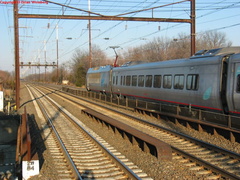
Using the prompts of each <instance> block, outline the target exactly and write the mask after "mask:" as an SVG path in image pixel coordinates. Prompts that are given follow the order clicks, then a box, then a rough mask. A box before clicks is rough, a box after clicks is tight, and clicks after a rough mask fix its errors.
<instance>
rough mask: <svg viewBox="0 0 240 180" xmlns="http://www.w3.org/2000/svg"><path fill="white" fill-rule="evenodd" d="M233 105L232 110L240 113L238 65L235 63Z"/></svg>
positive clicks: (239, 73) (239, 71) (239, 67)
mask: <svg viewBox="0 0 240 180" xmlns="http://www.w3.org/2000/svg"><path fill="white" fill-rule="evenodd" d="M234 68H235V76H234V85H233V86H234V90H233V105H234V110H237V111H240V63H235V67H234Z"/></svg>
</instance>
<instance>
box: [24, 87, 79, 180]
mask: <svg viewBox="0 0 240 180" xmlns="http://www.w3.org/2000/svg"><path fill="white" fill-rule="evenodd" d="M27 88H28V89H29V91H31V92H32V94H33V96H34V97H35V99H36V101H37V103H38V106H39V108H40V110H41V112H42V114H43V116H44V117H45V118H46V119H47V120H48V122H49V123H50V125H51V128H52V130H53V132H54V135H55V137H56V139H57V142H58V144H59V145H60V148H61V150H62V152H63V154H64V156H65V159H66V160H67V162H68V164H69V166H70V168H71V170H72V173H73V176H74V179H78V180H82V177H81V174H80V173H79V171H78V169H77V167H76V166H75V164H74V162H73V160H72V158H71V156H70V155H69V153H68V151H67V149H66V147H65V145H64V143H63V142H62V140H61V138H60V136H59V134H58V132H57V130H56V128H55V126H54V125H53V123H52V120H51V118H50V117H49V115H48V113H47V111H46V110H45V108H44V105H43V104H42V102H41V101H40V100H39V99H38V98H37V97H36V94H35V93H34V92H33V91H32V90H31V89H30V88H29V87H28V86H27Z"/></svg>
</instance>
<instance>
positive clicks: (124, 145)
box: [19, 84, 240, 180]
mask: <svg viewBox="0 0 240 180" xmlns="http://www.w3.org/2000/svg"><path fill="white" fill-rule="evenodd" d="M50 96H51V98H53V99H54V100H55V101H57V102H58V103H59V104H60V105H61V106H62V107H64V108H66V109H67V110H68V111H69V112H70V113H72V114H73V115H74V116H75V117H77V118H78V119H79V120H81V121H82V122H83V123H84V124H86V125H87V126H88V127H90V128H91V129H92V130H93V131H94V132H96V133H97V134H98V135H99V136H101V137H102V138H103V139H105V141H107V142H108V143H109V144H111V145H112V146H113V147H115V148H116V149H118V151H120V152H121V153H122V154H124V155H125V156H126V157H127V158H128V159H130V160H131V161H133V163H135V164H136V165H137V166H138V167H139V168H141V169H142V170H143V171H144V172H145V173H147V174H148V175H149V176H150V177H152V178H153V179H156V180H158V179H159V180H160V179H169V180H170V179H171V180H172V179H188V180H191V179H194V180H195V179H204V176H196V175H195V173H194V171H191V170H189V169H188V167H186V166H184V165H183V164H182V163H180V162H179V161H177V160H172V161H159V160H158V159H157V158H155V157H154V156H151V155H149V154H147V153H144V152H142V151H141V149H140V148H139V147H138V146H132V144H131V143H130V142H129V141H127V140H124V139H123V138H122V137H121V136H120V135H116V134H114V133H113V131H112V130H111V129H108V128H106V127H104V126H102V125H101V124H98V123H97V122H95V121H93V120H91V119H90V118H88V117H87V116H85V115H83V114H81V112H80V111H79V109H78V108H77V107H76V105H73V104H72V103H69V102H68V101H65V100H62V99H60V98H57V97H56V96H53V95H50ZM20 97H21V104H24V106H23V107H26V108H27V112H28V114H29V115H30V117H31V121H30V122H31V131H32V132H33V137H34V140H33V146H34V147H35V148H36V151H37V152H38V155H39V157H40V167H41V169H40V175H39V176H38V177H33V178H31V179H56V174H55V171H54V166H53V161H52V158H51V154H50V153H49V152H48V149H47V147H46V146H45V145H44V138H45V137H42V136H41V135H40V134H41V132H42V129H41V128H40V127H41V126H40V124H39V122H40V119H39V117H38V115H37V112H36V110H35V108H34V105H33V102H32V101H31V97H30V95H29V93H28V91H27V89H26V87H25V86H24V85H23V84H22V86H21V96H20ZM23 107H21V108H20V110H19V112H20V113H21V112H23ZM133 115H135V116H138V114H136V113H133ZM144 118H146V119H147V120H149V121H152V122H157V123H158V124H160V125H163V126H167V127H170V128H172V129H175V130H176V131H179V132H184V133H186V134H189V135H190V136H193V137H195V138H198V139H201V140H204V141H207V142H209V143H213V144H215V145H218V146H220V147H224V148H227V149H229V150H231V151H235V152H237V153H240V144H239V143H231V142H230V141H228V140H226V139H224V138H223V137H219V136H213V135H209V134H207V133H199V132H197V131H195V130H192V129H187V128H185V127H183V126H181V125H178V126H175V125H174V124H172V123H166V121H161V120H156V119H154V118H150V117H144ZM35 122H36V123H35Z"/></svg>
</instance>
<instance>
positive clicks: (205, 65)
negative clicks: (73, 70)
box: [87, 47, 240, 114]
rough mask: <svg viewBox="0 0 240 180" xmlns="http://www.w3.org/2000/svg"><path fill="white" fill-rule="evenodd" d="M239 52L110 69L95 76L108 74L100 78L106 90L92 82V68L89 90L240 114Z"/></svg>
mask: <svg viewBox="0 0 240 180" xmlns="http://www.w3.org/2000/svg"><path fill="white" fill-rule="evenodd" d="M239 53H240V47H228V48H218V49H212V50H209V51H207V50H202V51H199V52H198V53H196V54H195V55H194V56H192V57H191V58H189V59H179V60H170V61H161V62H152V63H145V64H138V65H125V66H120V67H111V66H108V67H106V68H108V70H109V71H108V72H105V69H104V70H102V72H97V71H96V73H95V74H96V76H98V77H101V78H104V75H105V74H107V76H106V78H105V79H104V80H103V79H101V78H100V79H101V81H103V82H106V83H107V85H105V86H106V88H103V87H104V86H102V85H101V83H98V84H95V85H93V84H91V83H90V82H91V81H93V80H91V77H90V75H91V74H92V72H93V70H92V69H90V70H89V72H88V73H87V74H88V76H87V77H88V78H87V81H89V82H87V84H88V86H87V87H88V89H89V90H95V91H107V92H108V93H111V94H113V95H115V96H119V97H131V98H138V99H145V100H148V101H158V102H163V103H170V104H178V105H183V106H191V107H197V108H201V109H208V110H212V111H221V112H224V113H233V114H240V99H239V98H240V54H239ZM98 73H100V74H98ZM97 74H98V75H97ZM100 75H101V76H100ZM89 77H90V79H89ZM99 81H100V80H99Z"/></svg>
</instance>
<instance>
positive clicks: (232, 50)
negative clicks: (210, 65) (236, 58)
mask: <svg viewBox="0 0 240 180" xmlns="http://www.w3.org/2000/svg"><path fill="white" fill-rule="evenodd" d="M237 53H240V46H235V47H224V48H217V49H210V50H206V49H203V50H200V51H198V52H197V53H196V54H194V55H193V56H192V57H190V59H193V58H201V57H211V56H218V55H225V54H237Z"/></svg>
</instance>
